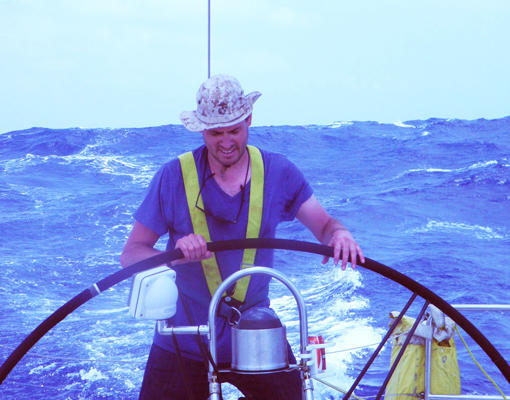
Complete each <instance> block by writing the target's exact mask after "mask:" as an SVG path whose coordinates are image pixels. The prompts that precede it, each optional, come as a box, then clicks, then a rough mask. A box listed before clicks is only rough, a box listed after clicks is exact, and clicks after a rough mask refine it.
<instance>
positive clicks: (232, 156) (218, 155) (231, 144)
mask: <svg viewBox="0 0 510 400" xmlns="http://www.w3.org/2000/svg"><path fill="white" fill-rule="evenodd" d="M250 125H251V114H250V116H249V117H248V118H246V119H245V120H243V121H241V122H239V123H238V124H235V125H233V126H229V127H226V128H215V129H208V130H205V131H202V135H203V137H204V142H205V145H206V147H207V150H209V154H210V155H211V156H212V157H213V158H214V159H215V160H216V161H218V162H219V163H220V164H221V165H223V166H224V167H230V166H232V165H234V164H235V163H237V162H238V161H239V160H240V159H241V158H242V156H243V155H244V153H245V152H246V145H247V144H248V128H249V127H250Z"/></svg>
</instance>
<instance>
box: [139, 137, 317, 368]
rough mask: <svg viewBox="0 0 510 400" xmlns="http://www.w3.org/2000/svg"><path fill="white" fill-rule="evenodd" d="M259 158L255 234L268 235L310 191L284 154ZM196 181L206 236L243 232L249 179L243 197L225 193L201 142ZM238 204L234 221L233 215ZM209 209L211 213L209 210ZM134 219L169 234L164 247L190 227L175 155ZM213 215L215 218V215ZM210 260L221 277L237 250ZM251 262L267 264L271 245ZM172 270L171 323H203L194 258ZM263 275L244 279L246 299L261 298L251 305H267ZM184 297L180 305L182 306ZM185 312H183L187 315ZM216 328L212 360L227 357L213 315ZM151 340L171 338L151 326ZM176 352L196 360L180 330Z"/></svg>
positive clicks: (237, 258) (205, 301)
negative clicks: (260, 172) (175, 290)
mask: <svg viewBox="0 0 510 400" xmlns="http://www.w3.org/2000/svg"><path fill="white" fill-rule="evenodd" d="M261 154H262V159H263V162H264V200H263V211H262V224H261V229H260V234H259V237H260V238H274V237H275V233H276V227H277V225H278V224H279V223H280V222H282V221H291V220H293V219H294V218H295V216H296V214H297V212H298V210H299V208H300V207H301V205H302V204H303V203H304V202H305V201H306V200H308V199H309V198H310V197H311V196H312V194H313V191H312V188H311V187H310V185H309V183H308V181H307V180H306V178H305V177H304V175H303V173H302V172H301V171H300V170H299V169H298V168H297V167H296V166H295V165H294V164H293V163H292V162H291V161H290V160H288V159H287V158H286V157H285V156H283V155H281V154H277V153H271V152H268V151H265V150H261ZM193 156H194V158H195V163H196V165H197V172H198V178H199V184H200V186H201V187H202V185H203V182H204V177H205V185H203V187H202V192H201V196H202V200H203V203H204V209H205V210H206V211H208V213H207V214H206V220H207V224H208V226H209V232H210V235H211V240H212V241H218V240H228V239H242V238H245V237H246V227H247V221H248V207H249V199H250V182H248V183H247V185H246V188H245V190H244V191H245V193H244V201H243V202H242V207H241V198H242V192H239V193H237V194H236V195H235V196H233V197H231V196H229V195H228V194H226V193H225V192H224V191H223V190H222V189H221V188H220V187H219V185H218V184H217V183H216V181H215V180H214V178H210V179H207V178H208V177H209V176H210V175H211V171H210V168H209V163H208V162H207V149H206V148H205V146H201V147H199V148H197V149H195V150H194V151H193ZM240 208H241V212H240V215H239V218H238V219H237V223H235V224H233V223H229V222H225V221H222V220H221V219H224V220H229V221H235V220H236V216H237V214H238V212H239V209H240ZM209 214H212V215H209ZM134 217H135V219H136V220H137V221H138V222H140V223H141V224H143V225H144V226H146V227H147V228H149V229H151V230H153V231H154V232H156V233H157V234H158V235H160V236H163V235H164V234H166V233H168V234H169V239H168V243H167V246H166V248H167V250H171V249H174V248H175V244H176V242H177V240H178V239H180V238H182V237H184V236H186V235H189V234H190V233H193V225H192V222H191V218H190V214H189V209H188V203H187V200H186V194H185V189H184V182H183V177H182V171H181V164H180V161H179V159H174V160H172V161H170V162H168V163H167V164H164V165H163V166H162V167H161V168H160V169H159V170H158V172H157V173H156V174H155V176H154V178H153V179H152V181H151V183H150V185H149V188H148V191H147V194H146V197H145V199H144V200H143V202H142V204H141V205H140V207H139V208H138V210H137V211H136V212H135V214H134ZM216 217H219V218H216ZM215 255H216V260H217V263H218V267H219V270H220V274H221V276H222V279H225V278H226V277H228V276H230V275H231V274H233V273H234V272H236V271H239V269H240V267H241V263H242V258H243V250H233V251H222V252H217V253H216V254H215ZM255 265H257V266H265V267H270V268H271V267H272V266H273V250H270V249H259V250H257V253H256V257H255ZM173 268H174V269H175V271H176V273H177V281H176V283H177V287H178V288H179V300H178V303H177V312H176V315H175V316H174V317H173V318H172V323H173V324H174V325H175V326H183V325H184V326H189V325H204V324H207V317H208V305H209V302H210V300H211V295H210V292H209V288H208V286H207V282H206V279H205V276H204V274H203V272H202V266H201V264H200V263H187V264H181V265H176V266H174V267H173ZM270 280H271V278H270V277H269V276H267V275H253V276H251V279H250V284H249V286H248V291H247V293H246V299H247V300H248V299H249V298H250V297H251V296H256V298H257V299H262V300H261V301H259V303H258V304H256V305H262V306H269V299H268V298H267V295H268V293H269V281H270ZM183 301H184V303H185V306H186V310H185V309H184V307H183V304H182V302H183ZM187 315H189V317H190V318H189V319H190V320H191V321H190V320H189V319H188V317H187ZM216 326H217V328H216V331H217V332H218V337H217V346H218V349H217V350H218V351H217V354H218V362H230V361H231V348H230V346H231V337H230V335H231V333H230V332H231V331H230V325H229V324H228V322H227V320H226V319H225V318H221V317H220V318H216ZM154 343H155V344H157V345H158V346H160V347H163V348H165V349H167V350H170V351H173V352H175V349H174V345H173V339H172V338H171V337H170V336H162V335H159V333H158V332H157V330H156V333H155V336H154ZM178 344H179V348H180V350H181V353H182V354H183V355H184V356H186V357H188V358H192V359H195V360H202V355H201V352H200V349H199V348H198V346H197V343H196V339H195V338H193V337H191V336H188V335H183V336H179V337H178Z"/></svg>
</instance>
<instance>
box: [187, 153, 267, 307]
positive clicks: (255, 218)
mask: <svg viewBox="0 0 510 400" xmlns="http://www.w3.org/2000/svg"><path fill="white" fill-rule="evenodd" d="M248 150H249V152H250V159H251V183H250V185H251V188H250V204H249V210H248V224H247V227H246V238H247V239H256V238H258V237H259V234H260V226H261V223H262V206H263V200H264V162H263V161H262V155H261V154H260V150H259V149H258V148H256V147H254V146H248ZM179 160H180V162H181V170H182V177H183V180H184V189H185V191H186V199H187V202H188V209H189V213H190V216H191V222H192V224H193V233H195V235H202V236H203V237H204V239H205V240H206V241H207V242H210V241H211V235H210V234H209V227H208V226H207V220H206V217H205V214H204V213H203V212H202V211H200V210H199V209H198V208H197V207H195V204H196V200H197V198H198V206H199V207H200V208H202V209H203V208H204V204H203V201H202V197H200V198H199V197H198V194H199V192H200V185H199V181H198V173H197V166H196V164H195V159H194V157H193V153H191V152H188V153H184V154H181V155H180V156H179ZM206 162H207V161H206ZM255 254H256V250H255V249H245V250H244V255H243V264H242V266H241V268H246V267H249V266H250V265H253V264H254V262H255ZM202 270H203V272H204V275H205V279H206V280H207V286H208V287H209V292H210V294H211V296H212V295H213V294H214V292H215V291H216V289H217V288H218V286H219V285H220V284H221V282H222V279H221V275H220V270H219V268H218V263H217V261H216V255H213V257H212V258H210V259H208V260H203V261H202ZM249 283H250V277H249V276H246V277H244V278H241V279H240V280H238V281H237V283H236V287H235V289H234V293H233V294H232V295H231V296H232V297H233V298H234V299H236V300H239V301H241V302H244V299H245V297H246V291H247V290H248V285H249Z"/></svg>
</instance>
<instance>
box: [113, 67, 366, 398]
mask: <svg viewBox="0 0 510 400" xmlns="http://www.w3.org/2000/svg"><path fill="white" fill-rule="evenodd" d="M260 95H261V94H260V93H259V92H252V93H250V94H247V95H244V91H243V89H242V88H241V85H240V84H239V82H238V81H237V80H236V79H235V78H234V77H232V76H228V75H216V76H213V77H211V78H210V79H208V80H207V81H206V82H204V83H203V84H202V85H201V86H200V88H199V90H198V92H197V110H196V111H192V112H183V113H181V116H180V117H181V121H182V123H183V124H184V126H185V127H186V128H187V129H188V130H190V131H193V132H201V133H202V136H203V138H204V145H202V146H200V147H199V148H197V149H195V150H193V151H192V152H190V153H186V154H183V155H181V156H179V158H177V159H174V160H172V161H170V162H169V163H167V164H165V165H163V166H162V167H161V168H160V169H159V171H158V172H157V173H156V174H155V176H154V178H153V179H152V182H151V184H150V186H149V188H148V192H147V194H146V197H145V199H144V200H143V202H142V204H141V205H140V207H139V208H138V210H137V211H136V212H135V214H134V218H135V223H134V226H133V230H132V231H131V234H130V235H129V238H128V240H127V242H126V245H125V247H124V250H123V252H122V255H121V263H122V265H123V266H124V267H126V266H129V265H131V264H134V263H135V262H138V261H141V260H143V259H146V258H148V257H151V256H154V255H156V254H158V253H159V251H158V250H156V249H154V245H155V244H156V242H157V241H158V239H159V238H160V236H163V235H164V234H166V233H168V234H169V239H168V243H167V249H168V250H171V249H173V248H179V249H181V250H182V252H183V254H184V258H183V259H181V260H177V261H174V262H172V268H173V269H175V271H176V272H177V285H178V288H179V300H178V304H177V313H176V315H175V316H174V317H173V318H172V323H173V325H174V326H189V325H203V324H206V323H207V314H208V306H209V302H210V300H211V296H212V294H213V293H214V291H215V289H216V288H217V287H218V285H219V284H220V283H221V281H222V278H223V279H225V278H226V277H228V276H229V275H231V274H232V273H234V272H236V271H238V270H239V269H240V268H242V267H244V266H246V265H259V266H265V267H272V266H273V251H272V250H265V249H259V250H244V251H243V250H234V251H225V252H218V253H217V254H213V253H211V252H210V251H209V250H208V249H207V244H206V243H207V242H208V241H211V240H212V241H218V240H227V239H243V238H246V237H250V238H274V237H275V231H276V227H277V225H278V224H279V223H280V222H281V221H290V220H293V219H294V218H298V220H299V221H301V222H302V223H303V225H305V226H306V227H307V228H308V229H309V230H310V231H311V232H312V233H313V234H314V235H315V237H316V238H317V239H318V240H319V241H320V242H321V243H323V244H327V245H329V246H332V247H334V263H335V265H337V264H338V263H339V262H341V268H342V269H343V270H345V268H346V266H347V262H348V257H349V255H350V257H351V260H354V262H353V263H352V267H353V268H354V267H355V266H356V265H355V260H356V255H358V256H359V257H360V259H361V261H362V262H364V258H363V253H362V251H361V249H360V247H359V246H358V244H357V243H356V242H355V241H354V239H353V237H352V235H351V233H350V232H349V231H348V230H347V229H346V228H345V227H344V226H343V225H342V224H341V223H340V222H339V221H338V220H336V219H334V218H332V217H331V216H330V215H329V214H328V213H327V212H326V211H325V210H324V208H323V207H322V206H321V205H320V204H319V202H318V201H317V199H316V198H315V197H314V196H313V191H312V189H311V187H310V185H309V184H308V182H307V180H306V179H305V177H304V175H303V173H302V172H301V171H300V170H299V169H298V168H297V167H296V166H295V165H294V164H293V163H292V162H290V161H289V160H288V159H287V158H286V157H285V156H283V155H280V154H276V153H271V152H269V151H265V150H262V149H258V148H256V147H253V146H249V145H248V137H249V134H248V130H249V127H250V125H251V122H252V111H253V104H254V103H255V102H256V101H257V99H258V98H259V97H260ZM340 254H341V259H340ZM327 260H328V258H327V257H325V259H324V260H323V262H324V263H325V262H327ZM243 279H244V280H240V281H238V282H237V284H236V285H235V287H232V288H229V290H228V293H227V296H226V297H225V298H224V300H223V301H222V303H224V304H222V307H220V314H221V315H222V316H223V317H219V318H216V324H217V328H216V331H217V332H218V337H217V346H218V351H217V354H218V363H219V364H220V365H221V364H224V363H226V364H228V365H229V366H230V362H231V347H230V346H231V326H230V324H229V322H230V318H231V317H232V313H231V312H232V311H231V310H232V308H231V307H235V308H236V309H238V310H240V311H241V312H244V311H245V310H246V309H249V308H252V307H269V299H268V297H267V296H268V292H269V281H270V277H269V276H266V275H253V276H252V277H251V278H243ZM201 347H203V346H201V345H200V343H199V342H197V340H196V338H195V337H192V336H187V335H184V336H179V337H178V343H177V346H175V344H174V341H173V338H172V337H171V336H162V335H159V334H158V332H156V333H155V336H154V342H153V345H152V348H151V352H150V355H149V360H148V362H147V366H146V370H145V376H144V381H143V384H142V389H141V393H140V398H143V399H166V398H168V399H170V398H171V399H184V398H187V397H188V395H189V391H192V392H193V396H194V398H195V399H207V398H208V395H209V387H208V380H207V373H208V368H207V364H206V363H205V362H204V354H203V349H201ZM177 353H179V356H178V355H177ZM289 357H290V361H291V363H292V362H294V363H295V360H293V355H292V352H290V354H289ZM183 375H185V376H183ZM219 379H220V381H222V382H230V383H231V384H233V385H235V386H236V387H238V389H239V390H241V391H242V392H243V394H244V395H245V396H246V397H247V398H257V399H264V398H270V399H286V400H290V399H301V396H302V389H301V380H300V376H299V372H298V371H294V372H292V373H287V372H280V373H276V374H260V375H242V374H234V373H223V374H220V376H219Z"/></svg>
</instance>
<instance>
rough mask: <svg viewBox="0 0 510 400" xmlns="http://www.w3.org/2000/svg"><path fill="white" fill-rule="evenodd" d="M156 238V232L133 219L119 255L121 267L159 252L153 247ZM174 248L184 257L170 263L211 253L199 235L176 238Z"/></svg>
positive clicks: (181, 262)
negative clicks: (179, 250)
mask: <svg viewBox="0 0 510 400" xmlns="http://www.w3.org/2000/svg"><path fill="white" fill-rule="evenodd" d="M158 239H159V235H158V234H157V233H156V232H154V231H153V230H152V229H149V228H147V227H146V226H145V225H143V224H141V223H140V222H138V221H135V224H134V225H133V230H132V231H131V233H130V234H129V237H128V240H127V241H126V244H125V245H124V249H123V250H122V254H121V255H120V264H121V265H122V267H124V268H125V267H129V266H130V265H132V264H134V263H136V262H138V261H142V260H145V259H146V258H149V257H152V256H155V255H157V254H160V253H161V251H159V250H156V249H155V248H154V245H155V244H156V242H157V241H158ZM175 248H176V249H178V248H179V249H181V250H182V252H183V254H184V258H182V259H180V260H175V261H172V265H177V264H183V263H187V262H197V261H202V260H204V259H207V258H211V257H212V253H211V252H210V251H208V250H207V245H206V241H205V239H204V238H203V237H202V236H201V235H194V234H190V235H188V236H184V237H183V238H181V239H179V240H177V243H176V245H175Z"/></svg>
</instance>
